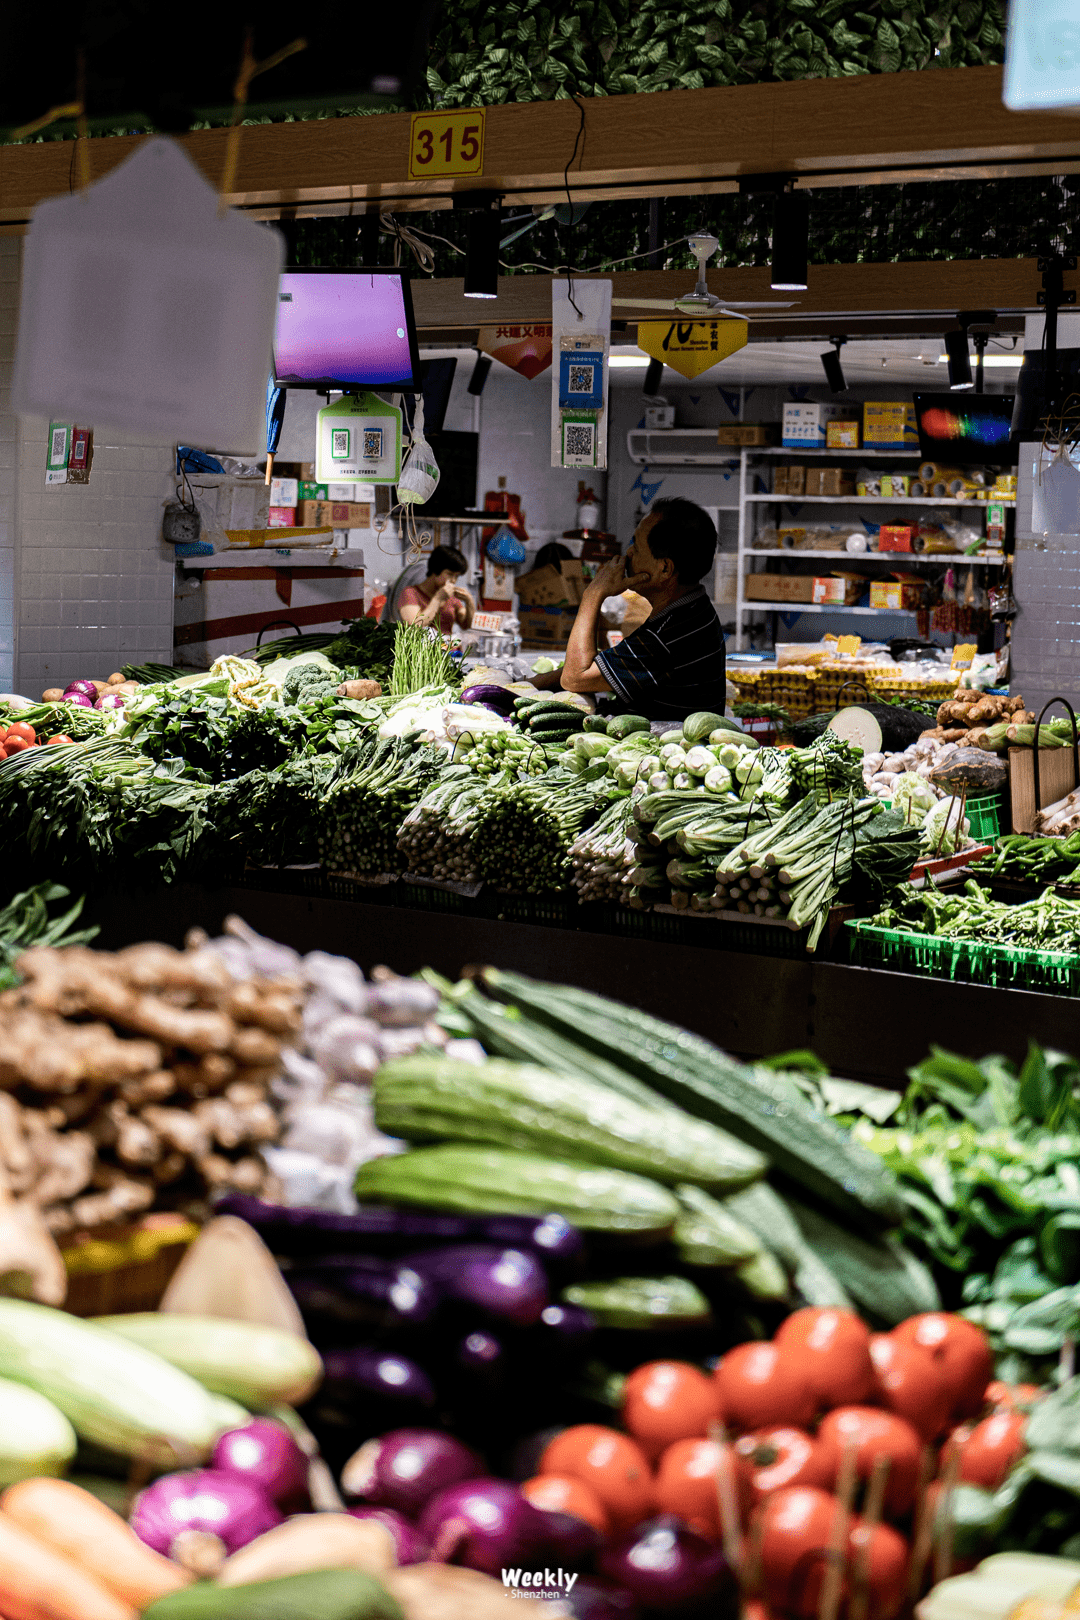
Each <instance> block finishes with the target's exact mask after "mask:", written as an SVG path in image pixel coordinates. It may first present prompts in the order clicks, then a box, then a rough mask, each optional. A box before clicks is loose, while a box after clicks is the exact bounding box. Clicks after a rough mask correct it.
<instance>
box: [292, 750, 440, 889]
mask: <svg viewBox="0 0 1080 1620" xmlns="http://www.w3.org/2000/svg"><path fill="white" fill-rule="evenodd" d="M445 762H446V755H445V753H444V752H443V751H442V750H441V749H439V748H413V747H412V746H411V745H410V744H409V743H406V742H403V741H401V740H399V739H397V738H394V739H391V740H388V741H385V742H382V743H380V744H379V746H378V747H377V748H376V749H375V752H374V754H373V755H371V756H370V757H368V755H367V752H366V750H365V751H363V752H362V753H361V756H360V759H359V761H358V762H357V763H355V764H347V765H345V766H344V768H343V769H342V771H341V774H340V775H339V776H338V777H337V779H336V780H335V781H334V783H333V785H332V786H331V788H330V790H329V792H328V793H327V795H326V798H325V799H324V801H323V809H322V816H321V819H320V823H319V855H320V858H321V860H322V864H323V866H324V867H325V868H326V870H327V871H329V872H339V873H342V874H344V875H354V876H362V877H374V876H375V875H376V874H377V873H380V872H396V871H398V870H400V867H401V861H400V858H399V855H398V849H397V838H398V829H399V828H400V826H401V823H402V822H403V821H404V819H405V817H406V816H407V815H408V813H409V811H410V810H412V809H413V807H414V806H415V805H416V804H417V803H418V802H419V800H420V799H422V798H423V796H424V794H425V793H426V791H427V789H428V788H429V787H430V786H431V784H432V782H433V781H434V780H435V778H436V777H437V776H438V774H439V770H440V767H441V766H442V765H444V764H445Z"/></svg>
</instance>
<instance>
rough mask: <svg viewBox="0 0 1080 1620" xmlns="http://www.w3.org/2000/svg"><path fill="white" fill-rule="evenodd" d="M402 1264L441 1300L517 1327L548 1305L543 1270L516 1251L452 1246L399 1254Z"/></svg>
mask: <svg viewBox="0 0 1080 1620" xmlns="http://www.w3.org/2000/svg"><path fill="white" fill-rule="evenodd" d="M403 1264H405V1265H407V1266H411V1267H412V1269H413V1270H414V1271H417V1272H419V1273H420V1275H421V1276H422V1277H426V1278H428V1279H429V1280H430V1281H431V1282H432V1283H433V1284H434V1285H435V1287H436V1288H438V1289H439V1290H440V1291H441V1292H442V1293H443V1294H444V1295H446V1297H447V1298H449V1299H456V1300H460V1301H462V1302H463V1303H465V1304H468V1305H475V1306H478V1307H479V1308H480V1309H481V1310H483V1311H486V1312H487V1313H488V1314H489V1315H490V1316H497V1317H499V1318H501V1319H502V1320H504V1321H507V1322H513V1323H515V1324H516V1325H517V1326H518V1327H531V1326H532V1324H533V1323H534V1322H538V1321H539V1320H540V1316H541V1313H542V1312H543V1310H544V1309H545V1307H546V1305H547V1303H548V1297H549V1296H548V1284H547V1277H546V1275H545V1274H544V1268H543V1266H541V1264H540V1262H539V1261H538V1260H537V1259H536V1257H535V1256H534V1255H531V1254H526V1253H525V1252H524V1250H522V1249H503V1248H497V1247H495V1245H494V1244H485V1243H462V1244H452V1245H450V1246H449V1247H447V1248H444V1249H423V1250H420V1251H418V1252H416V1253H414V1254H409V1255H405V1256H404V1259H403Z"/></svg>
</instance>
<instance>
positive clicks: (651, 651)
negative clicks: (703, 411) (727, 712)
mask: <svg viewBox="0 0 1080 1620" xmlns="http://www.w3.org/2000/svg"><path fill="white" fill-rule="evenodd" d="M715 555H716V530H715V528H714V527H713V525H712V522H711V521H710V519H709V517H708V515H707V513H705V512H703V511H702V510H701V507H700V506H695V505H694V503H693V501H684V500H670V501H656V502H655V503H654V504H653V506H652V509H651V510H650V512H649V514H648V516H647V517H644V518H642V520H641V522H640V523H639V524H638V526H637V529H636V530H635V532H634V539H633V542H632V543H631V546H630V549H629V551H628V552H627V554H626V556H625V557H622V558H620V559H619V560H618V561H617V562H608V563H605V564H604V565H603V567H602V568H601V569H600V571H599V572H598V574H597V576H596V578H595V579H594V580H591V581H590V582H589V584H588V585H587V586H586V587H585V594H584V596H583V597H582V599H581V606H580V607H579V608H578V611H577V618H576V619H575V620H574V626H573V629H572V630H571V632H570V640H569V642H568V644H567V648H566V661H565V663H564V665H563V669H562V685H563V687H564V689H565V690H566V691H568V692H614V694H615V696H616V697H617V698H618V699H619V706H620V708H621V709H623V710H624V711H625V712H627V713H630V714H641V715H644V716H645V717H646V718H647V719H649V720H675V721H678V720H685V718H686V716H687V715H688V714H692V713H693V712H694V711H695V710H696V709H711V710H713V711H714V712H715V713H716V714H723V712H724V708H725V706H726V703H727V678H726V674H725V670H724V632H723V630H722V629H721V628H720V620H719V619H718V618H717V616H716V609H715V608H714V607H713V604H712V601H711V600H710V598H709V596H708V593H707V592H706V590H705V587H704V585H702V583H701V581H702V579H703V578H704V576H705V575H706V574H707V573H708V572H709V570H710V569H711V568H712V565H713V558H714V557H715ZM625 590H632V591H637V593H638V595H639V596H643V597H644V598H645V600H646V601H647V602H648V603H649V604H650V606H651V609H652V611H651V613H650V614H649V617H648V618H647V619H646V620H645V623H644V624H643V625H641V626H640V627H639V628H638V629H637V630H635V631H634V632H633V633H632V634H631V635H629V636H627V637H626V638H625V639H624V640H623V641H620V642H619V643H618V645H617V646H615V647H611V648H605V649H604V650H602V651H597V645H596V641H597V626H598V624H599V621H600V608H601V605H602V603H603V601H604V598H605V597H608V596H617V595H619V593H620V592H622V591H625Z"/></svg>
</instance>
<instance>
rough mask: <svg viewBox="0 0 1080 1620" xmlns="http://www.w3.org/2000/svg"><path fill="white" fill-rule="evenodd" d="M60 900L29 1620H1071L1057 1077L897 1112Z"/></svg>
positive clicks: (17, 1555)
mask: <svg viewBox="0 0 1080 1620" xmlns="http://www.w3.org/2000/svg"><path fill="white" fill-rule="evenodd" d="M62 898H63V897H62V896H61V895H60V894H58V893H55V892H46V893H43V894H40V895H38V896H36V897H34V898H33V900H32V901H30V902H28V903H26V904H24V906H23V907H22V909H21V910H20V911H19V912H18V913H17V914H16V913H8V914H5V915H4V916H3V918H0V938H2V939H3V941H4V946H5V950H6V952H7V956H8V959H9V963H10V966H9V968H8V970H7V974H8V978H9V981H11V987H10V988H8V989H6V990H4V991H3V992H2V996H3V1000H4V1006H5V1017H6V1020H7V1023H8V1027H9V1029H10V1030H11V1031H12V1032H13V1034H14V1036H15V1038H14V1039H13V1040H12V1042H11V1043H10V1046H11V1051H10V1053H9V1057H8V1060H7V1064H6V1070H5V1088H6V1089H5V1095H6V1097H7V1098H8V1101H9V1104H10V1107H9V1109H8V1113H9V1115H10V1117H8V1118H7V1121H6V1127H5V1133H4V1141H3V1145H2V1147H0V1158H2V1161H3V1166H4V1172H5V1175H6V1177H7V1179H8V1182H9V1186H10V1191H9V1192H8V1194H7V1195H6V1203H5V1206H4V1210H3V1231H4V1237H5V1239H6V1241H7V1246H8V1247H7V1254H8V1262H7V1265H8V1270H7V1271H6V1272H5V1275H11V1273H12V1272H13V1271H14V1270H16V1269H17V1270H19V1271H21V1272H22V1273H23V1275H24V1283H23V1286H22V1288H21V1290H20V1297H12V1295H11V1293H10V1290H9V1289H8V1288H7V1287H5V1289H4V1290H3V1292H2V1293H0V1367H2V1370H3V1373H4V1379H3V1381H2V1383H0V1410H2V1412H3V1415H4V1417H5V1423H4V1425H3V1433H4V1444H3V1447H2V1448H0V1451H2V1457H0V1474H2V1479H0V1482H2V1483H3V1485H4V1486H5V1491H4V1495H3V1497H2V1498H0V1535H2V1536H3V1538H4V1546H5V1551H6V1554H7V1557H6V1560H5V1569H4V1572H2V1573H0V1591H2V1593H3V1603H4V1606H5V1607H6V1608H7V1609H9V1610H10V1611H11V1612H12V1613H23V1612H25V1613H30V1612H34V1613H38V1614H41V1615H45V1616H47V1617H48V1620H64V1617H65V1616H71V1617H72V1620H74V1617H75V1616H76V1615H77V1616H79V1617H80V1620H81V1617H83V1616H86V1615H98V1614H100V1615H101V1616H102V1617H103V1620H104V1617H106V1616H111V1617H115V1620H122V1617H126V1620H134V1617H135V1616H137V1615H139V1614H144V1615H146V1616H148V1617H149V1620H169V1617H172V1616H176V1617H179V1620H184V1617H186V1616H192V1615H194V1616H203V1615H205V1616H224V1617H226V1620H247V1617H249V1616H255V1615H264V1614H268V1613H275V1612H281V1613H282V1614H285V1613H288V1614H290V1615H292V1616H301V1617H304V1616H308V1615H310V1616H311V1617H312V1620H315V1617H316V1616H319V1617H321V1616H324V1615H325V1614H327V1613H333V1614H341V1615H342V1616H349V1617H352V1620H367V1617H378V1620H427V1617H428V1616H429V1615H440V1616H441V1615H443V1614H445V1615H446V1616H448V1617H449V1616H450V1615H458V1614H468V1615H469V1616H470V1617H472V1616H477V1617H481V1616H482V1617H483V1620H487V1617H488V1615H489V1614H490V1616H491V1617H492V1620H495V1617H496V1616H497V1615H499V1614H501V1613H504V1612H505V1613H507V1614H509V1613H510V1612H512V1610H511V1602H512V1601H513V1597H512V1594H513V1593H514V1592H517V1593H521V1592H523V1591H529V1592H531V1593H533V1595H534V1596H541V1595H542V1596H543V1597H544V1598H545V1601H548V1602H550V1604H551V1612H552V1613H553V1614H561V1615H564V1616H567V1617H574V1616H576V1617H577V1620H598V1617H600V1620H613V1617H621V1620H658V1617H659V1616H661V1615H682V1616H684V1617H685V1620H691V1617H695V1616H700V1615H703V1614H705V1613H711V1614H715V1613H717V1612H721V1613H730V1614H732V1615H733V1616H734V1615H736V1614H740V1615H743V1616H759V1617H760V1616H768V1617H769V1620H822V1617H827V1616H829V1615H833V1616H837V1617H839V1616H844V1617H847V1616H852V1615H858V1614H871V1615H881V1616H883V1617H885V1620H892V1617H893V1616H897V1615H901V1614H907V1613H910V1612H911V1608H912V1606H913V1605H916V1604H917V1605H918V1609H917V1612H918V1614H919V1615H920V1617H923V1620H926V1617H933V1616H936V1615H938V1614H945V1613H953V1612H960V1611H958V1610H954V1609H951V1608H950V1607H949V1604H950V1603H953V1602H960V1603H962V1602H964V1601H968V1596H967V1594H968V1592H969V1589H970V1588H971V1586H972V1583H981V1584H980V1585H979V1591H978V1596H979V1598H980V1599H981V1600H982V1601H983V1602H984V1603H985V1602H987V1601H988V1600H991V1599H992V1602H993V1605H994V1606H991V1607H989V1608H986V1609H985V1611H984V1612H986V1613H991V1614H995V1615H996V1614H1000V1615H1001V1616H1002V1620H1005V1617H1006V1616H1008V1615H1009V1614H1011V1613H1012V1612H1013V1609H1014V1608H1015V1606H1016V1605H1017V1604H1019V1603H1020V1602H1021V1601H1022V1600H1023V1599H1024V1598H1027V1597H1034V1596H1036V1595H1037V1596H1038V1597H1039V1598H1040V1601H1044V1602H1046V1603H1047V1604H1050V1605H1053V1604H1057V1605H1058V1606H1059V1607H1058V1608H1053V1607H1050V1608H1048V1609H1047V1610H1046V1613H1047V1614H1048V1615H1050V1614H1052V1615H1053V1616H1054V1617H1055V1620H1056V1616H1057V1615H1058V1613H1059V1612H1062V1613H1067V1612H1068V1609H1067V1608H1065V1607H1062V1606H1063V1605H1066V1604H1067V1600H1068V1597H1069V1594H1070V1593H1071V1592H1072V1591H1073V1590H1074V1589H1075V1588H1076V1586H1077V1583H1078V1578H1080V1577H1078V1566H1077V1565H1076V1564H1075V1563H1074V1562H1070V1560H1071V1558H1072V1555H1073V1554H1074V1552H1075V1551H1076V1545H1077V1539H1078V1536H1080V1513H1078V1512H1077V1509H1076V1506H1075V1496H1074V1495H1073V1494H1072V1492H1071V1487H1070V1483H1069V1482H1070V1481H1071V1479H1072V1474H1073V1472H1074V1471H1075V1446H1074V1438H1075V1437H1074V1436H1073V1433H1072V1430H1073V1428H1074V1426H1075V1422H1074V1408H1075V1402H1076V1398H1077V1396H1076V1382H1077V1381H1076V1379H1075V1378H1073V1377H1072V1376H1071V1369H1070V1368H1069V1367H1068V1366H1066V1365H1064V1363H1063V1369H1062V1375H1061V1376H1062V1380H1063V1381H1060V1382H1059V1381H1058V1380H1056V1379H1055V1369H1057V1367H1058V1363H1059V1361H1060V1360H1062V1358H1067V1357H1068V1354H1069V1346H1070V1344H1071V1337H1072V1334H1073V1331H1074V1327H1075V1321H1076V1313H1077V1310H1078V1306H1077V1303H1076V1300H1075V1297H1074V1296H1075V1289H1076V1280H1077V1277H1078V1276H1080V1259H1078V1256H1077V1251H1076V1245H1075V1242H1074V1233H1073V1226H1072V1224H1071V1223H1070V1216H1069V1211H1070V1210H1071V1207H1072V1201H1074V1193H1073V1192H1072V1191H1071V1187H1072V1167H1071V1159H1072V1157H1073V1156H1074V1153H1075V1144H1074V1139H1073V1133H1074V1132H1075V1124H1076V1122H1075V1111H1076V1103H1075V1099H1074V1097H1073V1090H1074V1088H1075V1085H1076V1078H1077V1070H1076V1062H1075V1060H1074V1059H1072V1058H1066V1057H1064V1056H1062V1055H1061V1054H1059V1053H1053V1052H1046V1053H1044V1052H1043V1050H1042V1049H1041V1048H1038V1047H1033V1049H1032V1050H1031V1052H1030V1053H1029V1054H1028V1057H1027V1059H1026V1060H1025V1061H1024V1063H1023V1064H1013V1063H1010V1062H1008V1061H1007V1060H1005V1059H1004V1058H1000V1057H997V1058H993V1057H992V1058H987V1059H985V1060H984V1061H983V1062H982V1063H980V1064H975V1063H972V1062H966V1061H963V1060H961V1059H959V1058H956V1057H954V1056H952V1055H950V1054H949V1053H948V1052H944V1051H941V1050H937V1051H935V1052H934V1053H933V1054H932V1055H931V1056H930V1057H929V1058H927V1059H926V1060H925V1061H924V1062H922V1063H921V1064H920V1065H919V1066H918V1067H917V1068H915V1069H914V1070H913V1071H912V1078H911V1082H910V1084H909V1085H908V1087H907V1089H906V1091H903V1092H899V1091H897V1092H889V1091H884V1090H881V1089H879V1088H877V1087H873V1086H866V1085H860V1084H856V1083H854V1082H851V1081H850V1080H843V1081H840V1080H835V1079H833V1078H832V1077H831V1076H830V1075H829V1074H828V1072H827V1071H826V1070H825V1069H824V1067H823V1066H821V1065H817V1066H815V1064H814V1062H813V1060H812V1058H811V1056H810V1054H809V1053H806V1052H799V1053H789V1054H788V1055H787V1056H786V1057H785V1056H780V1057H778V1058H776V1060H775V1061H773V1062H770V1063H768V1064H757V1065H744V1064H741V1063H738V1062H736V1061H735V1060H733V1059H731V1058H730V1057H727V1056H726V1055H725V1054H724V1053H723V1052H722V1051H721V1050H720V1049H718V1048H717V1047H714V1046H713V1045H711V1044H710V1043H709V1042H707V1041H704V1040H702V1039H700V1038H699V1037H695V1036H692V1035H690V1034H688V1033H687V1032H685V1031H682V1030H680V1029H679V1028H678V1026H675V1025H672V1024H670V1023H668V1022H666V1021H664V1020H661V1019H657V1018H654V1017H652V1016H650V1015H649V1014H647V1013H643V1012H642V1011H640V1010H638V1009H636V1008H634V1007H631V1006H628V1005H625V1004H622V1003H619V1002H617V1001H614V1000H611V999H610V998H607V997H604V996H599V995H596V994H593V993H591V992H586V991H582V990H581V989H579V988H577V987H576V986H571V985H566V984H559V983H551V982H542V981H540V980H537V979H533V978H530V977H528V976H526V975H524V974H522V973H520V972H517V971H500V970H495V969H488V970H485V971H484V972H483V973H474V974H472V975H470V976H469V977H465V978H461V979H459V980H456V981H452V980H451V979H449V978H446V977H444V976H442V975H439V974H437V973H435V972H433V971H430V970H429V971H425V972H424V973H422V974H421V975H419V976H418V977H416V978H410V979H405V978H399V977H397V976H395V975H394V974H393V973H392V972H390V971H389V970H388V969H386V968H382V969H377V970H375V971H373V972H372V973H371V974H370V975H369V976H367V977H365V975H363V974H362V973H361V972H360V971H359V969H358V968H357V967H356V965H355V964H354V963H353V962H351V961H350V960H349V959H348V958H345V957H341V956H336V955H334V954H331V953H328V952H327V951H326V950H325V948H321V949H320V948H315V949H312V950H308V951H305V952H303V953H299V952H297V951H296V950H293V949H291V948H290V947H288V946H283V945H280V944H278V943H276V942H274V941H273V940H272V939H270V938H267V937H264V936H262V935H260V934H258V933H256V932H255V931H254V930H252V929H251V928H250V927H249V926H247V925H246V924H244V923H242V922H241V921H240V920H239V919H237V918H233V919H231V920H230V921H229V922H228V923H227V924H226V928H225V931H224V933H223V934H221V935H217V936H212V935H210V934H209V933H208V932H207V931H206V930H203V929H194V930H192V931H191V932H190V933H189V935H188V938H187V940H186V942H185V945H184V948H183V949H180V950H175V949H172V948H170V947H166V946H163V945H157V944H149V943H143V944H139V945H136V946H134V947H130V948H128V949H125V950H122V951H119V952H117V953H115V954H110V953H108V952H105V951H102V950H100V949H96V948H94V947H93V946H91V945H88V944H87V943H86V942H85V938H84V937H80V936H79V935H78V934H76V933H75V932H74V929H75V928H76V927H78V926H80V919H78V918H77V917H74V916H72V915H71V914H70V913H68V914H63V913H62V912H58V910H57V908H58V906H59V903H60V902H61V901H62ZM34 1020H37V1021H38V1022H39V1023H42V1024H43V1025H44V1024H46V1023H47V1024H49V1025H50V1030H51V1036H50V1040H49V1042H48V1046H47V1050H48V1052H49V1053H51V1054H54V1056H53V1058H52V1060H51V1061H50V1063H48V1064H46V1065H44V1066H43V1064H42V1046H41V1043H40V1041H39V1042H38V1043H37V1045H36V1047H35V1045H34V1044H33V1043H32V1042H30V1041H28V1040H23V1039H22V1038H21V1037H20V1035H19V1028H20V1025H21V1024H23V1023H26V1024H29V1023H30V1022H33V1021H34ZM256 1048H257V1049H256ZM121 1054H123V1059H122V1060H121ZM61 1059H62V1060H61ZM253 1065H254V1067H253ZM256 1069H258V1071H259V1074H260V1075H261V1081H260V1080H256V1079H255V1073H256ZM256 1090H258V1091H259V1096H258V1097H255V1095H254V1092H255V1091H256ZM249 1094H250V1095H249ZM88 1103H89V1108H88V1106H87V1104H88ZM95 1110H96V1112H95ZM259 1110H261V1113H259V1112H258V1111H259ZM256 1113H258V1118H257V1119H256V1117H255V1115H256ZM994 1117H996V1118H999V1119H1000V1124H999V1125H997V1126H994V1125H992V1124H990V1123H988V1122H989V1121H990V1120H991V1119H992V1118H994ZM106 1122H108V1128H105V1126H106ZM253 1130H254V1135H252V1131H253ZM255 1160H258V1161H259V1162H260V1164H261V1170H260V1177H259V1179H258V1180H255V1179H254V1178H252V1177H248V1176H247V1175H246V1172H245V1171H244V1166H246V1165H249V1164H251V1163H252V1162H254V1161H255ZM946 1164H947V1165H948V1167H949V1174H950V1176H951V1184H950V1189H949V1191H948V1192H946V1188H945V1183H944V1181H943V1169H942V1166H944V1165H946ZM103 1187H107V1188H108V1189H109V1190H108V1192H106V1193H104V1194H103V1193H101V1192H98V1191H95V1190H94V1189H98V1188H103ZM120 1189H124V1190H125V1197H124V1200H123V1201H122V1205H121V1204H115V1207H113V1205H112V1204H110V1207H109V1208H106V1207H105V1202H106V1201H107V1200H109V1199H113V1200H114V1203H115V1194H116V1193H117V1192H118V1191H119V1190H120ZM136 1195H138V1196H136ZM1004 1211H1009V1212H1010V1214H1009V1217H1008V1218H1007V1219H1003V1212H1004ZM165 1250H168V1251H169V1260H168V1264H166V1265H162V1264H160V1263H159V1257H160V1255H161V1253H162V1252H164V1251H165ZM178 1262H179V1264H178ZM170 1279H171V1280H170ZM5 1296H6V1297H5ZM65 1300H66V1304H67V1309H64V1308H63V1307H64V1305H65ZM72 1312H77V1313H78V1314H72ZM80 1316H81V1317H91V1318H93V1319H94V1320H92V1321H91V1322H90V1323H86V1322H85V1321H82V1320H80ZM1055 1384H1057V1387H1055ZM1006 1549H1011V1552H1010V1555H1009V1556H1010V1559H1011V1562H1008V1563H1007V1564H1006V1562H1005V1561H1004V1554H1005V1550H1006ZM990 1554H993V1557H992V1558H990V1559H989V1561H987V1559H988V1556H989V1555H990ZM1034 1554H1037V1555H1038V1556H1033V1555H1034ZM980 1560H982V1562H980ZM968 1571H974V1573H973V1574H968V1573H965V1572H968ZM964 1582H967V1583H968V1585H967V1586H965V1585H963V1583H964ZM970 1601H975V1594H974V1593H972V1596H971V1599H970ZM275 1605H276V1606H277V1607H275ZM1041 1612H1042V1611H1040V1613H1041Z"/></svg>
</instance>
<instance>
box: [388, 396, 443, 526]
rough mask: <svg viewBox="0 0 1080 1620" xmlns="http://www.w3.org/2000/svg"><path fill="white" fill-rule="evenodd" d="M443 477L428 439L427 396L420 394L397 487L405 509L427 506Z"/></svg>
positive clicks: (417, 397) (417, 398) (399, 498)
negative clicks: (407, 507)
mask: <svg viewBox="0 0 1080 1620" xmlns="http://www.w3.org/2000/svg"><path fill="white" fill-rule="evenodd" d="M439 477H440V474H439V463H438V462H437V461H436V460H435V455H434V452H433V451H432V448H431V446H430V444H428V442H427V440H426V439H425V437H424V400H423V396H422V395H421V394H418V395H417V396H416V413H415V415H414V416H413V430H412V443H411V445H410V448H409V454H408V455H407V456H406V458H405V465H404V467H402V469H401V477H400V478H399V479H398V484H397V492H398V500H399V501H400V502H401V503H402V505H403V506H421V505H423V503H424V502H425V501H430V499H431V497H432V496H433V495H434V493H435V491H436V489H437V488H438V486H439Z"/></svg>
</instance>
